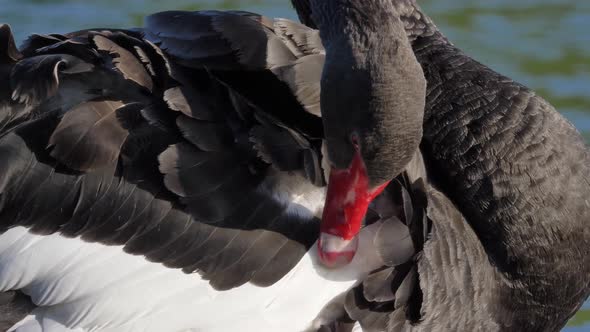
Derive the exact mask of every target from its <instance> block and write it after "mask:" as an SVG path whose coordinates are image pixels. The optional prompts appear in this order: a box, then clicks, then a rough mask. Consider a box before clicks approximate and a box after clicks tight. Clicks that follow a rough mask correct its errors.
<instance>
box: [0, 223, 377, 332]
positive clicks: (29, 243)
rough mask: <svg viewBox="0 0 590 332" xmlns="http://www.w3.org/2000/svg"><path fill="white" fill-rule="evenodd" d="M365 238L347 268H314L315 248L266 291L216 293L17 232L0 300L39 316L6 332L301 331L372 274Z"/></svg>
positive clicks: (91, 246) (1, 253)
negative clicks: (29, 307) (31, 306)
mask: <svg viewBox="0 0 590 332" xmlns="http://www.w3.org/2000/svg"><path fill="white" fill-rule="evenodd" d="M372 234H373V230H372V229H370V228H367V229H365V230H364V231H363V232H362V233H361V239H360V241H361V242H360V248H359V252H358V253H357V255H356V257H355V259H354V260H353V262H352V263H351V264H350V265H348V266H346V267H344V268H341V269H337V270H328V269H325V268H323V267H322V266H320V265H318V260H317V256H316V247H315V246H313V247H312V248H311V250H310V251H309V252H308V254H306V255H305V256H304V258H303V259H302V260H301V261H300V262H299V263H298V265H297V266H296V267H295V268H293V269H292V270H291V271H290V272H289V273H288V274H287V275H286V276H285V277H284V278H282V279H281V280H280V281H279V282H277V283H275V284H274V285H272V286H271V287H266V288H262V287H258V286H254V285H252V284H245V285H244V286H242V287H238V288H235V289H232V290H230V291H223V292H219V291H216V290H214V289H213V288H212V287H211V286H210V285H209V283H208V282H207V281H205V280H202V279H201V278H200V277H199V275H198V274H190V275H188V274H184V273H182V272H181V271H180V270H175V269H169V268H166V267H164V266H163V265H161V264H157V263H152V262H148V261H147V260H145V259H144V257H142V256H133V255H129V254H126V253H125V252H124V251H123V250H122V247H121V246H104V245H102V244H99V243H87V242H84V241H82V240H80V239H77V238H66V237H63V236H61V235H59V234H54V235H49V236H40V235H34V234H31V233H29V232H28V230H27V228H24V227H16V228H13V229H10V230H9V231H7V232H5V233H4V234H2V235H0V291H7V290H15V289H21V290H22V291H23V292H24V293H26V294H28V295H29V296H31V298H32V300H33V302H34V303H35V304H37V305H38V306H39V308H37V309H36V310H35V311H34V312H33V314H32V315H30V316H28V317H27V318H26V319H24V320H23V321H21V322H19V323H18V324H16V325H15V326H14V327H13V328H12V329H11V330H10V331H16V332H33V331H35V332H37V331H76V332H77V331H108V332H111V331H112V332H114V331H117V332H125V331H154V332H155V331H157V332H161V331H167V332H174V331H258V332H260V331H302V330H305V329H306V328H309V327H310V324H311V322H312V320H313V319H314V318H315V317H316V315H317V314H318V313H319V312H320V310H321V309H322V308H323V306H324V305H325V304H326V303H327V302H329V301H330V300H331V299H333V298H334V297H336V296H337V295H338V294H340V293H341V292H343V291H345V290H347V289H349V288H350V287H351V286H353V285H354V284H355V281H356V280H358V279H360V278H362V277H364V276H365V275H366V274H367V272H368V271H370V270H372V269H374V268H376V267H377V266H378V265H379V261H378V259H377V258H376V257H375V256H374V255H373V251H374V250H372V248H371V247H372V239H373V236H372Z"/></svg>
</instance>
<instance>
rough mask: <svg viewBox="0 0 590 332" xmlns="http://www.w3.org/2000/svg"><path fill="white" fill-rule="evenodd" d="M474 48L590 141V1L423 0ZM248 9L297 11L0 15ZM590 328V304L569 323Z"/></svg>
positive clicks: (42, 18)
mask: <svg viewBox="0 0 590 332" xmlns="http://www.w3.org/2000/svg"><path fill="white" fill-rule="evenodd" d="M419 3H420V4H421V6H422V7H423V9H424V10H425V11H426V12H427V13H428V14H429V15H430V16H432V17H433V18H434V20H435V22H436V23H437V25H438V26H439V27H440V28H441V30H443V31H444V32H445V33H446V34H447V36H448V37H449V38H450V39H451V40H452V41H453V42H454V43H455V44H456V45H457V46H459V47H461V48H462V49H463V50H465V51H466V52H467V53H468V54H470V55H472V56H473V57H475V58H477V59H478V60H479V61H481V62H483V63H485V64H487V65H489V66H490V67H492V68H494V69H496V70H497V71H499V72H501V73H503V74H506V75H508V76H510V77H512V78H514V79H516V80H517V81H520V82H521V83H524V84H526V85H528V86H529V87H531V88H533V89H535V90H536V91H537V92H538V93H539V94H540V95H542V96H544V97H545V98H547V99H548V100H549V101H551V103H552V104H553V105H554V106H556V107H557V108H558V109H559V110H560V111H561V112H562V113H563V114H564V115H565V116H566V117H568V118H569V119H570V120H571V121H572V122H573V123H574V124H575V125H576V127H577V128H578V129H579V130H580V131H582V132H583V133H584V135H585V136H586V137H587V138H588V139H589V140H590V1H586V0H423V1H420V0H419ZM212 8H221V9H238V8H239V9H246V10H250V11H257V12H260V13H263V14H265V15H268V16H280V17H287V18H295V17H296V16H295V14H294V12H293V11H292V10H291V8H290V6H289V2H288V0H242V1H240V0H220V1H214V0H168V1H156V0H152V1H149V0H117V1H115V0H101V1H90V0H87V1H80V0H78V1H77V0H0V22H4V23H9V24H10V25H11V26H12V28H13V30H14V32H15V34H16V36H17V38H18V39H19V40H21V41H22V39H23V38H24V37H25V36H26V35H28V34H30V33H35V32H37V33H49V32H67V31H72V30H79V29H84V28H94V27H130V26H138V25H140V24H141V22H142V19H143V17H144V16H145V15H147V14H149V13H153V12H156V11H161V10H167V9H182V10H199V9H212ZM564 331H567V332H580V331H590V303H587V304H586V305H585V306H584V308H582V310H581V311H580V312H579V313H578V315H577V316H576V317H575V318H574V319H573V320H572V321H571V322H570V325H569V326H568V327H567V328H566V329H564Z"/></svg>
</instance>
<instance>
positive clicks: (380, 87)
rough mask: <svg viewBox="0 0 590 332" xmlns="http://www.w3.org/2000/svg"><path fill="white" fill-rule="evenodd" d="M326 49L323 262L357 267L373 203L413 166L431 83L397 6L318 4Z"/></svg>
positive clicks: (364, 0) (368, 0)
mask: <svg viewBox="0 0 590 332" xmlns="http://www.w3.org/2000/svg"><path fill="white" fill-rule="evenodd" d="M311 9H312V12H313V15H314V21H315V22H316V23H317V24H318V27H319V29H320V36H321V38H322V42H323V44H324V46H325V48H326V60H325V64H324V68H323V71H322V80H321V97H320V102H321V109H322V120H323V124H324V133H325V143H326V148H327V157H328V160H329V164H330V175H329V180H328V193H327V198H326V202H325V206H324V212H323V215H322V224H321V229H320V230H321V234H320V240H319V249H320V257H321V258H322V260H323V262H324V263H325V264H326V265H329V266H339V265H342V264H346V263H348V262H349V261H350V260H352V258H353V256H354V254H355V251H356V243H357V240H356V235H357V234H358V232H359V230H360V227H361V223H362V220H363V218H364V216H365V213H366V211H367V208H368V205H369V204H370V202H371V201H372V200H373V199H374V198H375V197H376V196H377V195H379V194H380V193H381V191H382V190H383V189H384V188H385V187H386V186H387V185H388V184H389V182H390V181H391V180H392V179H393V178H394V177H396V176H397V175H399V174H400V173H401V172H402V171H403V169H404V168H405V167H406V165H407V164H408V163H409V162H410V160H411V159H412V157H413V156H414V153H415V152H416V150H417V149H418V146H419V144H420V141H421V138H422V123H423V117H424V104H425V94H426V80H425V78H424V74H423V72H422V68H421V67H420V65H419V64H418V61H417V60H416V57H415V55H414V53H413V51H412V48H411V45H410V42H409V41H408V39H407V37H406V32H405V29H404V27H403V24H402V22H401V20H400V18H399V14H398V13H397V12H396V9H395V7H394V6H393V5H392V4H391V1H390V0H312V1H311Z"/></svg>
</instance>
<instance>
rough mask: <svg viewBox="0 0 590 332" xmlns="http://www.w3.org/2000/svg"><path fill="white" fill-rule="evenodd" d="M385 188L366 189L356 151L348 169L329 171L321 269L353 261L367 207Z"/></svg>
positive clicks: (322, 229)
mask: <svg viewBox="0 0 590 332" xmlns="http://www.w3.org/2000/svg"><path fill="white" fill-rule="evenodd" d="M387 184H388V182H387V183H385V184H382V185H380V186H379V187H377V188H374V189H370V188H369V179H368V176H367V169H366V167H365V164H364V162H363V160H362V157H361V155H360V152H359V151H358V150H357V151H356V152H355V154H354V157H353V159H352V163H351V165H350V167H349V168H348V169H344V170H339V169H334V168H332V170H331V172H330V179H329V181H328V194H327V196H326V203H325V205H324V212H323V215H322V222H321V225H320V239H319V241H318V246H319V254H320V259H321V261H322V262H323V263H324V265H326V266H329V267H337V266H341V265H344V264H348V263H349V262H350V261H351V260H352V259H353V258H354V255H355V253H356V250H357V246H358V238H357V236H356V235H357V234H358V232H359V231H360V229H361V223H362V220H363V218H364V217H365V214H366V213H367V209H368V207H369V203H371V201H372V200H373V199H374V198H375V197H377V196H378V195H379V194H380V193H381V192H382V191H383V189H385V187H386V186H387Z"/></svg>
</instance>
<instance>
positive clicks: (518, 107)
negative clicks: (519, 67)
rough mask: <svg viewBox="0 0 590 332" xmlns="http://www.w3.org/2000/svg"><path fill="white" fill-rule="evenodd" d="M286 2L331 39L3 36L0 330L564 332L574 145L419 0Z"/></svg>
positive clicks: (582, 289) (577, 267)
mask: <svg viewBox="0 0 590 332" xmlns="http://www.w3.org/2000/svg"><path fill="white" fill-rule="evenodd" d="M294 4H295V6H296V8H297V9H298V10H299V13H300V15H301V17H302V18H303V21H304V22H305V23H307V24H308V25H312V24H315V23H317V24H318V25H319V27H320V31H321V32H320V33H318V31H316V30H313V29H311V28H307V27H305V26H302V25H300V24H298V23H295V22H290V21H288V20H282V19H276V20H272V19H268V18H265V17H261V16H259V15H256V14H252V13H246V12H216V11H207V12H192V13H189V12H165V13H159V14H156V15H153V16H151V17H150V18H148V20H147V24H146V26H145V27H144V28H141V29H132V30H105V29H94V30H88V31H80V32H75V33H71V34H66V35H56V34H53V35H33V36H31V37H30V38H29V39H28V40H27V41H26V42H25V43H24V45H23V46H22V47H21V48H20V49H19V50H17V49H16V47H15V46H14V42H13V40H12V36H11V33H10V30H9V28H8V27H7V26H3V27H2V28H1V30H0V32H1V33H0V75H2V77H3V80H2V81H1V83H0V84H1V85H0V87H1V88H0V101H1V104H0V105H1V107H0V130H1V131H0V156H1V157H0V195H1V196H0V232H1V235H0V291H2V292H5V293H2V294H1V295H2V296H1V297H0V301H2V302H0V312H6V315H5V316H4V317H5V318H2V319H4V320H5V322H3V321H2V320H1V319H0V323H4V324H5V325H6V326H7V327H10V326H12V324H15V325H14V326H13V327H12V330H14V331H21V332H22V331H39V330H55V331H87V330H93V331H126V330H141V331H185V330H195V329H196V330H204V331H226V330H232V331H233V330H240V331H249V330H253V331H254V330H255V331H265V330H269V331H276V330H281V331H301V330H316V329H318V328H320V326H322V325H324V326H323V327H321V328H322V329H330V328H336V329H346V328H349V327H351V326H352V324H347V323H349V322H353V321H358V322H359V323H360V325H361V327H362V329H363V330H365V331H373V330H375V331H382V330H391V331H401V330H419V331H424V330H435V331H437V330H453V331H455V330H486V331H487V330H513V331H536V330H556V329H558V328H559V327H561V326H563V325H564V324H565V322H566V321H567V319H568V318H569V317H570V316H571V315H573V313H574V312H575V310H576V309H577V308H578V307H579V305H580V304H581V303H582V302H583V299H584V298H586V297H587V296H588V283H589V281H588V280H587V279H588V278H587V276H588V275H589V272H590V271H589V265H590V264H589V262H588V251H589V249H588V248H589V246H588V242H589V234H588V233H589V232H588V227H584V224H585V223H584V217H585V216H586V214H587V213H588V212H587V211H588V208H587V203H586V200H585V197H586V195H585V194H586V193H587V192H588V191H590V190H589V189H590V187H589V186H588V183H587V181H586V179H588V168H587V164H588V152H587V150H586V148H585V146H584V144H583V142H582V140H581V138H580V137H579V135H578V134H577V132H576V131H575V129H573V127H572V126H571V125H569V123H567V122H566V121H565V120H563V119H562V118H561V117H560V116H559V114H557V112H555V111H554V110H553V109H552V108H551V107H550V106H549V105H548V104H547V103H546V102H544V101H543V100H542V99H540V98H539V97H536V96H535V95H534V94H533V93H532V92H530V91H529V90H527V89H526V88H524V87H522V86H521V85H518V84H516V83H514V82H512V81H511V80H509V79H507V78H504V77H502V76H500V75H498V74H495V73H494V72H492V71H491V70H489V69H487V68H485V67H483V66H482V65H480V64H478V63H476V62H475V61H473V60H471V59H469V58H468V57H466V56H464V55H463V54H462V53H461V52H460V51H458V50H457V49H456V48H454V47H453V46H452V45H451V44H450V43H449V42H448V41H446V39H444V37H443V36H442V35H441V34H440V33H439V32H438V31H437V30H436V28H435V27H434V25H433V24H432V23H431V21H430V20H429V19H428V18H427V17H426V16H424V15H423V14H422V13H421V12H420V10H419V9H418V8H417V7H416V6H415V4H414V3H413V2H410V1H396V0H393V1H385V0H375V1H360V0H333V1H325V0H324V1H319V0H316V1H312V3H311V4H310V3H307V2H304V1H301V2H300V1H294ZM310 14H311V15H310ZM312 17H313V19H312ZM320 35H321V41H320ZM324 45H325V48H324ZM410 47H411V48H412V49H413V52H412V49H411V48H410ZM324 64H325V65H324ZM322 69H323V75H322ZM424 79H426V80H424ZM320 86H321V87H322V88H321V89H320ZM320 90H321V92H320ZM320 93H321V98H320ZM320 99H321V101H320ZM320 106H321V107H320ZM320 109H321V111H320ZM320 116H321V118H320ZM418 144H420V146H418ZM326 183H329V184H330V185H329V188H328V194H327V195H326V192H325V189H324V186H325V184H326ZM547 188H550V190H546V189H547ZM324 202H326V209H323V207H324ZM369 203H370V204H369ZM322 210H323V216H322ZM320 216H322V222H320V221H319V219H320V218H319V217H320ZM359 228H362V230H361V231H360V233H359V236H358V237H357V236H355V235H356V234H357V233H358V232H359ZM318 239H319V240H320V241H319V242H321V243H318V245H319V249H320V250H319V251H318V250H317V248H316V247H315V246H314V244H315V243H317V242H318V241H317V240H318ZM320 261H321V262H323V264H320ZM323 265H329V266H331V267H334V268H332V269H330V268H325V267H324V266H323ZM351 287H352V288H351Z"/></svg>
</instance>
